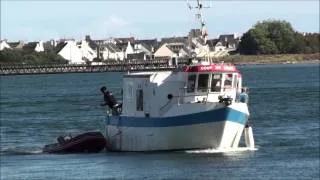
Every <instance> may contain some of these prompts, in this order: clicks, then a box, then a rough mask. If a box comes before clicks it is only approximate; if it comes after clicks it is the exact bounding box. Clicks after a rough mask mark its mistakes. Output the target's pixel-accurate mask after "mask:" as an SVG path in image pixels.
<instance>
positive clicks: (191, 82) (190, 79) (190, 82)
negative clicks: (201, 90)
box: [187, 74, 197, 93]
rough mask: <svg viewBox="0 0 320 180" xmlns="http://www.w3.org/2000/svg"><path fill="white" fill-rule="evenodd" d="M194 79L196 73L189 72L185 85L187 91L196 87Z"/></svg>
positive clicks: (189, 91)
mask: <svg viewBox="0 0 320 180" xmlns="http://www.w3.org/2000/svg"><path fill="white" fill-rule="evenodd" d="M196 79H197V75H196V74H191V75H189V76H188V85H187V92H188V93H191V92H194V89H195V87H196Z"/></svg>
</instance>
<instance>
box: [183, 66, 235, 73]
mask: <svg viewBox="0 0 320 180" xmlns="http://www.w3.org/2000/svg"><path fill="white" fill-rule="evenodd" d="M184 71H185V72H238V70H237V68H236V66H235V65H232V64H210V65H195V66H187V67H186V68H185V70H184Z"/></svg>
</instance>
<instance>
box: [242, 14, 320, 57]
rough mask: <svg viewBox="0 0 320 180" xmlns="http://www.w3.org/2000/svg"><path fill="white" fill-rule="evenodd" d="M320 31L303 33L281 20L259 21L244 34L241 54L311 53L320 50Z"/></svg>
mask: <svg viewBox="0 0 320 180" xmlns="http://www.w3.org/2000/svg"><path fill="white" fill-rule="evenodd" d="M319 41H320V34H319V33H301V32H297V31H295V30H294V29H293V27H292V26H291V24H290V23H289V22H286V21H280V20H266V21H262V22H258V23H257V24H255V25H254V26H253V27H252V28H251V29H249V30H248V31H247V32H246V33H244V34H243V36H242V38H241V41H240V43H239V47H238V52H239V53H240V54H250V55H258V54H301V53H305V54H309V53H319V52H320V43H319Z"/></svg>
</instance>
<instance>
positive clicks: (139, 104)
mask: <svg viewBox="0 0 320 180" xmlns="http://www.w3.org/2000/svg"><path fill="white" fill-rule="evenodd" d="M136 95H137V111H143V90H142V89H137V93H136Z"/></svg>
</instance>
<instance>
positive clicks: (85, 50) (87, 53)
mask: <svg viewBox="0 0 320 180" xmlns="http://www.w3.org/2000/svg"><path fill="white" fill-rule="evenodd" d="M78 47H79V49H80V51H81V54H82V58H83V59H86V60H88V61H92V60H93V59H94V58H96V57H97V53H96V52H95V51H94V50H93V49H92V48H91V47H90V46H89V43H88V42H87V41H86V40H82V41H81V42H80V44H79V45H78Z"/></svg>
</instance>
